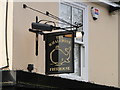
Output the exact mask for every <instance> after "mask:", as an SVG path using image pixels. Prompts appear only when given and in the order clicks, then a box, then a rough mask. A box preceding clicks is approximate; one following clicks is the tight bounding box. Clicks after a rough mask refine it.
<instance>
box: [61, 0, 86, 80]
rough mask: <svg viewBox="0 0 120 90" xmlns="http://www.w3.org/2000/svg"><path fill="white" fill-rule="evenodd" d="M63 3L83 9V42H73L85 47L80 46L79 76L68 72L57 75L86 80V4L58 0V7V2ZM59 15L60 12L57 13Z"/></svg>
mask: <svg viewBox="0 0 120 90" xmlns="http://www.w3.org/2000/svg"><path fill="white" fill-rule="evenodd" d="M61 3H63V4H67V5H70V6H73V7H77V8H80V9H82V10H83V14H84V15H83V31H84V32H85V34H84V37H83V41H84V42H80V41H76V40H75V43H79V44H81V45H82V46H83V47H85V48H82V49H81V56H82V57H81V58H82V60H81V76H77V77H76V76H75V77H74V76H72V75H70V74H60V75H59V76H60V77H63V78H68V79H75V80H78V81H88V6H87V5H86V4H84V3H82V2H73V1H70V0H65V1H64V0H60V3H59V7H60V4H61ZM59 11H60V8H59ZM59 16H60V14H59Z"/></svg>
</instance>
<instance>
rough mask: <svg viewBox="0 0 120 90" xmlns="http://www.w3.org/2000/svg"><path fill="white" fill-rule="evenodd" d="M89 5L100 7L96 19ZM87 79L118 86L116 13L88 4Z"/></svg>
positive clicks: (94, 5)
mask: <svg viewBox="0 0 120 90" xmlns="http://www.w3.org/2000/svg"><path fill="white" fill-rule="evenodd" d="M90 7H97V8H99V9H100V15H99V18H98V20H97V21H94V20H93V19H92V16H91V12H90ZM88 23H89V43H88V44H89V81H91V82H95V83H99V84H103V85H104V84H106V85H112V86H118V14H116V15H110V14H109V13H108V9H107V8H105V7H101V6H100V5H97V4H94V3H90V4H89V22H88Z"/></svg>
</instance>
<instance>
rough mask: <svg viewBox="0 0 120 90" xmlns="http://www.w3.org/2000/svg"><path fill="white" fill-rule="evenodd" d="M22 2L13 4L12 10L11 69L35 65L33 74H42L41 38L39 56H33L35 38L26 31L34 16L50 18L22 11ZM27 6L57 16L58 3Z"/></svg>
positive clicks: (43, 63) (38, 3) (43, 62)
mask: <svg viewBox="0 0 120 90" xmlns="http://www.w3.org/2000/svg"><path fill="white" fill-rule="evenodd" d="M23 4H24V2H21V3H18V2H14V6H13V7H14V9H13V11H14V12H13V17H14V19H13V23H14V26H13V37H14V38H13V69H25V70H26V69H27V65H28V64H34V65H35V68H36V69H35V72H40V73H44V70H45V60H44V57H45V54H44V53H45V51H44V50H45V46H44V44H45V43H44V41H43V37H42V36H41V35H39V55H38V57H36V56H35V37H36V35H35V34H34V33H31V32H29V31H28V29H29V28H30V27H31V23H32V22H35V19H36V16H39V20H41V19H43V20H51V18H49V17H47V16H45V15H42V14H39V13H36V12H34V11H31V10H28V9H23V8H22V6H23ZM25 4H27V5H28V6H31V7H33V8H36V9H38V10H41V11H43V12H46V11H49V12H50V13H52V14H54V15H58V3H55V2H47V3H45V2H42V3H41V2H37V3H34V2H32V3H27V2H25Z"/></svg>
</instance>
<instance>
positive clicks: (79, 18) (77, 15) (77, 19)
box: [72, 8, 83, 31]
mask: <svg viewBox="0 0 120 90" xmlns="http://www.w3.org/2000/svg"><path fill="white" fill-rule="evenodd" d="M75 23H76V24H83V10H81V9H77V8H72V24H75ZM82 30H83V27H80V28H79V29H78V31H82Z"/></svg>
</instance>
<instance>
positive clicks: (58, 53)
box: [45, 32, 74, 74]
mask: <svg viewBox="0 0 120 90" xmlns="http://www.w3.org/2000/svg"><path fill="white" fill-rule="evenodd" d="M45 42H46V74H60V73H73V72H74V32H59V33H58V32H57V33H51V34H47V35H45Z"/></svg>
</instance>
